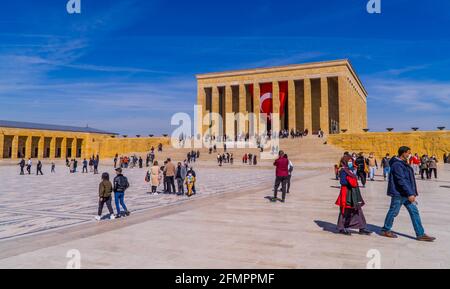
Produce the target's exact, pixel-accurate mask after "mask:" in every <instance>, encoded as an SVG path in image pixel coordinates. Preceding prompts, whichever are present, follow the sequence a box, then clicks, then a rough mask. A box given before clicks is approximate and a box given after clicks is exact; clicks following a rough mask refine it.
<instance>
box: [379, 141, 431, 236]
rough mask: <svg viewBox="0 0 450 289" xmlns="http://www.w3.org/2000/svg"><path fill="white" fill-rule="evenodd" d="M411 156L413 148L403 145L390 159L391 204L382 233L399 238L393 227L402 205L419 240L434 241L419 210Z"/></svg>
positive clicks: (388, 192) (389, 188) (389, 192)
mask: <svg viewBox="0 0 450 289" xmlns="http://www.w3.org/2000/svg"><path fill="white" fill-rule="evenodd" d="M410 157H411V149H410V148H409V147H405V146H402V147H400V148H399V149H398V157H394V158H392V159H391V160H390V162H389V165H390V167H391V173H390V174H389V183H388V189H387V194H388V196H391V205H390V208H389V211H388V213H387V215H386V219H385V221H384V227H383V229H382V235H383V236H385V237H388V238H397V235H396V234H394V233H393V232H392V231H391V229H392V226H393V224H394V219H395V217H397V215H398V213H399V212H400V208H401V207H402V205H404V206H405V207H406V209H407V210H408V213H409V215H410V217H411V221H412V223H413V227H414V231H415V232H416V236H417V240H418V241H426V242H432V241H434V240H435V238H433V237H430V236H427V235H426V234H425V230H424V229H423V227H422V222H421V220H420V215H419V210H418V209H417V206H416V204H417V203H416V197H417V196H418V194H417V186H416V179H415V177H414V170H413V168H412V167H411V166H410V165H409V164H408V160H409V158H410Z"/></svg>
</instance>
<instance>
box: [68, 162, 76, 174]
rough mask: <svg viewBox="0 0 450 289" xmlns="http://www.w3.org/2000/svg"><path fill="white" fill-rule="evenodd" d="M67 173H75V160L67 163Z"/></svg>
mask: <svg viewBox="0 0 450 289" xmlns="http://www.w3.org/2000/svg"><path fill="white" fill-rule="evenodd" d="M69 171H70V173H74V172H75V160H73V159H72V160H70V163H69Z"/></svg>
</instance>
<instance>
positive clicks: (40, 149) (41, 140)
mask: <svg viewBox="0 0 450 289" xmlns="http://www.w3.org/2000/svg"><path fill="white" fill-rule="evenodd" d="M44 144H45V138H44V136H43V135H41V136H40V137H39V143H38V155H37V157H38V159H40V160H42V159H43V158H44Z"/></svg>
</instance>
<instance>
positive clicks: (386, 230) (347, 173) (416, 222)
mask: <svg viewBox="0 0 450 289" xmlns="http://www.w3.org/2000/svg"><path fill="white" fill-rule="evenodd" d="M416 156H417V155H416ZM426 162H427V163H428V162H429V160H427V161H426ZM412 164H414V162H413V161H412V154H411V149H410V148H409V147H406V146H402V147H400V148H399V150H398V155H397V156H394V157H392V158H391V157H390V156H389V154H386V156H385V157H384V158H383V160H382V162H381V166H382V167H383V175H384V179H388V186H387V195H388V196H390V197H391V204H390V207H389V210H388V212H387V214H386V218H385V222H384V226H383V228H382V230H381V235H382V236H384V237H388V238H397V235H396V234H395V233H393V232H392V227H393V223H394V219H395V217H397V215H398V214H399V211H400V208H401V207H402V206H405V207H406V209H407V210H408V213H409V215H410V217H411V221H412V224H413V227H414V230H415V233H416V238H417V240H419V241H427V242H432V241H434V240H435V238H434V237H431V236H428V235H427V234H425V230H424V228H423V226H422V222H421V218H420V214H419V210H418V208H417V201H416V198H417V196H418V191H417V185H416V178H415V172H414V169H413V166H412ZM416 165H418V164H416ZM377 168H378V162H377V160H376V158H375V156H374V154H373V153H370V154H369V157H368V158H365V157H364V154H363V153H359V154H358V156H355V155H354V154H352V155H351V154H349V153H348V152H345V153H344V156H343V157H342V158H341V160H340V164H339V166H337V172H336V178H337V179H338V180H339V182H340V185H341V188H340V193H339V196H338V198H337V200H336V205H337V206H339V208H340V210H339V215H338V221H337V228H338V230H339V232H340V233H342V234H344V235H351V232H350V231H349V229H359V233H360V234H363V235H370V234H371V233H372V232H370V231H369V230H368V229H367V223H366V219H365V216H364V213H363V210H362V207H363V206H364V205H365V202H364V200H363V198H362V194H361V190H360V187H359V184H358V180H359V181H361V184H362V187H364V185H365V181H366V174H367V173H369V178H370V179H371V180H373V179H374V176H375V169H377Z"/></svg>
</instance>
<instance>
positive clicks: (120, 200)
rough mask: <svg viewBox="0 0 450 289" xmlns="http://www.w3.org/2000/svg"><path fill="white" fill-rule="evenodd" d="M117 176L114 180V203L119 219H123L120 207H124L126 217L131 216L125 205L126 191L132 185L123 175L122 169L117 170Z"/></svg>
mask: <svg viewBox="0 0 450 289" xmlns="http://www.w3.org/2000/svg"><path fill="white" fill-rule="evenodd" d="M116 174H117V176H116V177H115V178H114V188H113V190H114V201H115V203H116V211H117V216H116V217H117V218H120V217H121V213H120V206H122V208H123V210H124V211H125V215H126V216H129V215H130V212H129V211H128V209H127V206H126V205H125V201H124V198H125V191H126V190H127V189H128V187H129V186H130V184H129V183H128V179H127V178H126V177H125V176H124V175H123V174H122V169H121V168H117V169H116Z"/></svg>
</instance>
